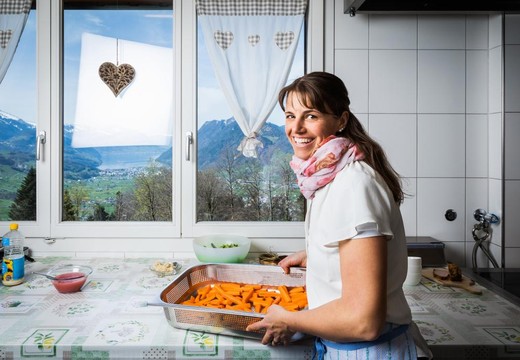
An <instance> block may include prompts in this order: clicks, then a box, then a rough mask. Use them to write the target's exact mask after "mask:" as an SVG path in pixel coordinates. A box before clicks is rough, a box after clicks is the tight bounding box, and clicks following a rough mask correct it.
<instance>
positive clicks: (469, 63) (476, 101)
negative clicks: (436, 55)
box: [466, 49, 489, 114]
mask: <svg viewBox="0 0 520 360" xmlns="http://www.w3.org/2000/svg"><path fill="white" fill-rule="evenodd" d="M488 59H489V52H488V50H487V49H486V50H471V51H466V113H469V114H487V112H488V99H489V97H488V89H489V85H488V76H487V73H488V69H489V63H488Z"/></svg>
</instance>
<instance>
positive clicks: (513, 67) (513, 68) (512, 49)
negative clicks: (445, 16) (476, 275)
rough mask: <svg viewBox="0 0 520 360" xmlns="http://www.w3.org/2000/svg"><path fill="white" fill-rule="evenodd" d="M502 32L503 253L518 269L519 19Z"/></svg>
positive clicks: (508, 20) (507, 21)
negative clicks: (503, 129)
mask: <svg viewBox="0 0 520 360" xmlns="http://www.w3.org/2000/svg"><path fill="white" fill-rule="evenodd" d="M504 28H505V31H504V33H505V41H504V47H505V51H504V54H505V56H504V58H505V61H504V84H505V86H504V88H505V92H504V94H505V101H504V127H505V131H504V141H505V146H504V167H505V171H504V180H505V181H504V202H505V204H504V205H505V206H504V209H505V210H504V214H507V217H505V216H504V228H505V229H504V240H505V241H504V245H505V249H504V250H505V263H506V267H516V268H520V226H519V225H518V223H519V221H518V220H519V218H520V215H519V214H520V156H519V155H520V141H518V139H519V138H520V15H518V14H515V15H506V16H505V26H504Z"/></svg>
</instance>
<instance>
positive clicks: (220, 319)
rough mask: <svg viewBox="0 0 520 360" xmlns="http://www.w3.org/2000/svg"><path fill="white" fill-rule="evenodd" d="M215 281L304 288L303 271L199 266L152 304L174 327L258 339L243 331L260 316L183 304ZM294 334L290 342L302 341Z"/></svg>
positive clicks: (169, 287)
mask: <svg viewBox="0 0 520 360" xmlns="http://www.w3.org/2000/svg"><path fill="white" fill-rule="evenodd" d="M217 282H236V283H244V284H253V285H267V286H280V285H285V286H287V287H295V286H305V268H291V273H290V274H284V272H283V271H282V269H281V268H280V267H279V266H267V265H256V264H200V265H193V266H191V267H189V268H187V269H185V270H184V271H183V272H182V273H181V274H179V276H178V277H177V278H176V279H175V280H174V281H173V282H172V283H170V284H169V285H168V286H167V287H166V288H165V289H164V290H163V291H162V292H161V294H160V299H159V300H158V301H157V302H156V303H153V304H150V305H155V306H162V307H163V309H164V313H165V315H166V319H167V320H168V323H169V324H170V325H171V326H173V327H176V328H180V329H189V330H196V331H204V332H209V333H216V334H224V335H233V336H241V337H246V338H254V339H261V338H262V336H263V332H252V331H245V330H246V327H247V326H248V325H249V324H251V323H254V322H256V321H259V320H260V319H262V318H263V317H264V315H263V314H259V313H251V312H247V311H235V310H225V309H214V308H206V307H201V306H189V305H183V304H181V302H183V301H184V300H186V299H188V298H189V297H190V295H192V294H193V293H195V292H196V291H197V290H198V289H199V288H201V287H203V286H205V285H208V284H212V283H217ZM303 336H304V335H303V334H299V333H298V334H295V336H293V339H292V340H293V341H295V340H298V339H300V338H302V337H303Z"/></svg>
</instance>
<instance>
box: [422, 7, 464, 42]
mask: <svg viewBox="0 0 520 360" xmlns="http://www.w3.org/2000/svg"><path fill="white" fill-rule="evenodd" d="M418 29H419V33H418V44H419V45H418V48H419V49H465V48H466V19H465V17H464V16H463V15H445V16H437V15H419V16H418Z"/></svg>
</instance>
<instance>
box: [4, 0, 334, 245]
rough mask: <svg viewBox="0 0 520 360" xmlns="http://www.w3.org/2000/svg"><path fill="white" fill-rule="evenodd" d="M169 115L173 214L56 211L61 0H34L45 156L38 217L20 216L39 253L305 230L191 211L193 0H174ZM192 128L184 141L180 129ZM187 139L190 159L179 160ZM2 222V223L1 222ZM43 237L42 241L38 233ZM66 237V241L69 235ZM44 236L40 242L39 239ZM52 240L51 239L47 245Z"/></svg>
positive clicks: (316, 9) (319, 20) (316, 0)
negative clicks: (90, 217) (156, 217)
mask: <svg viewBox="0 0 520 360" xmlns="http://www.w3.org/2000/svg"><path fill="white" fill-rule="evenodd" d="M173 9H174V14H175V15H174V16H175V20H174V49H175V51H174V53H175V55H174V68H175V69H174V73H175V76H176V79H178V80H177V81H175V86H174V101H175V119H182V120H181V121H178V120H174V121H175V125H174V132H175V134H174V136H175V137H174V141H173V146H174V149H173V152H174V158H173V165H172V166H174V168H173V189H174V194H173V199H174V201H173V205H174V214H173V216H174V219H173V221H172V222H90V221H89V222H70V221H67V222H63V221H61V218H62V216H61V212H62V205H61V204H62V195H61V194H62V179H61V174H62V163H61V153H62V144H61V139H62V133H61V131H62V116H63V112H62V104H61V102H62V91H63V90H62V85H61V84H62V80H63V79H62V76H63V75H62V74H63V69H62V65H61V57H62V48H61V46H62V35H63V34H62V29H63V23H62V22H63V18H62V13H63V9H62V1H61V0H51V1H47V0H38V1H37V22H38V24H37V29H38V34H37V41H38V44H37V47H38V64H37V67H38V124H37V131H38V132H39V131H45V132H46V134H47V142H46V144H45V145H44V149H43V154H44V158H43V160H41V161H40V162H38V164H37V190H38V192H37V194H38V195H37V196H38V199H37V200H38V202H37V221H36V222H27V223H25V222H21V226H22V227H23V229H24V232H25V234H26V236H27V237H28V238H32V239H33V240H32V245H30V246H32V248H33V249H36V251H37V252H40V253H42V254H44V253H46V251H48V252H55V251H61V252H63V253H69V252H70V253H77V252H79V251H84V252H91V253H99V252H100V251H101V249H102V250H103V251H105V252H106V254H110V253H112V252H114V253H115V252H116V251H117V252H129V251H134V250H135V251H139V252H141V251H142V249H150V248H153V249H154V251H156V252H157V253H158V254H159V253H161V254H163V255H164V252H165V251H173V250H175V251H181V252H182V251H191V250H192V248H191V242H190V241H180V240H185V239H189V238H192V237H195V236H200V235H204V234H208V233H228V234H242V235H246V236H249V237H252V238H258V239H262V241H264V244H265V246H266V247H268V249H271V250H277V249H280V248H282V246H280V241H279V240H280V238H283V239H284V243H285V244H286V245H284V246H283V248H286V247H287V245H288V244H291V243H294V244H296V241H298V245H295V248H298V247H299V245H301V243H300V242H299V241H300V240H301V238H303V236H304V227H303V223H302V222H198V223H197V216H196V186H195V184H196V177H197V176H196V175H197V166H196V158H197V157H196V149H197V138H196V135H197V124H196V111H197V98H196V94H197V88H196V86H197V81H196V80H197V69H196V54H197V41H196V40H197V34H196V29H197V16H196V11H195V1H186V0H173ZM324 9H325V0H309V16H308V18H307V34H306V38H307V47H306V48H307V59H306V63H307V71H314V70H322V69H323V67H324V61H323V59H324ZM188 132H190V133H192V134H193V139H194V142H193V144H191V145H189V144H187V139H186V134H187V133H188ZM188 146H191V148H190V150H191V157H190V160H189V161H187V160H186V153H185V152H186V150H187V147H188ZM7 224H8V222H4V224H2V225H7ZM42 240H43V241H42ZM69 240H70V241H69ZM42 244H43V245H42ZM50 245H52V246H50Z"/></svg>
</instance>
